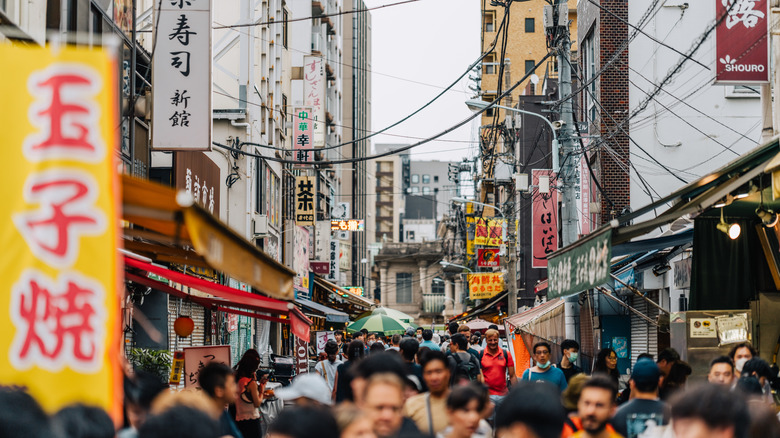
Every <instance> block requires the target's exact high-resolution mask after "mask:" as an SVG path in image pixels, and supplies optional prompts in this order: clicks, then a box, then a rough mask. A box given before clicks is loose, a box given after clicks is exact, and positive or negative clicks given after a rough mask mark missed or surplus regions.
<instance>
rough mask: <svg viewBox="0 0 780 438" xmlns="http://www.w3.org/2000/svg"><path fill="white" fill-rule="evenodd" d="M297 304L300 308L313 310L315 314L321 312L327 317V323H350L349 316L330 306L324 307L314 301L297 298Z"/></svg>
mask: <svg viewBox="0 0 780 438" xmlns="http://www.w3.org/2000/svg"><path fill="white" fill-rule="evenodd" d="M295 303H296V304H298V305H300V306H303V307H306V308H308V309H311V310H313V311H315V312H319V313H321V314H323V315H324V317H325V321H327V322H336V323H345V322H349V315H347V314H346V313H344V312H342V311H340V310H336V309H331V308H330V307H328V306H323V305H322V304H320V303H315V302H314V301H310V300H307V299H305V298H296V299H295Z"/></svg>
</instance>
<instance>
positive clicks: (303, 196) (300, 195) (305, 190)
mask: <svg viewBox="0 0 780 438" xmlns="http://www.w3.org/2000/svg"><path fill="white" fill-rule="evenodd" d="M314 182H315V180H314V178H310V177H308V176H297V177H295V225H299V226H304V225H314ZM307 245H308V243H307Z"/></svg>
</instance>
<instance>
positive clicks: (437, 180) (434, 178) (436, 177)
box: [433, 175, 439, 183]
mask: <svg viewBox="0 0 780 438" xmlns="http://www.w3.org/2000/svg"><path fill="white" fill-rule="evenodd" d="M433 182H435V183H437V182H439V175H433Z"/></svg>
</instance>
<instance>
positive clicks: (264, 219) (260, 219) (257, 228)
mask: <svg viewBox="0 0 780 438" xmlns="http://www.w3.org/2000/svg"><path fill="white" fill-rule="evenodd" d="M252 233H253V234H254V236H255V237H262V236H267V235H268V215H267V214H253V215H252Z"/></svg>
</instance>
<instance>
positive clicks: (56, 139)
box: [0, 45, 123, 419]
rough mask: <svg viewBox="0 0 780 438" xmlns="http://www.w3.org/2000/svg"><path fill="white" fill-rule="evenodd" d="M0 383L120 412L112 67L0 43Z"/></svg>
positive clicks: (110, 56) (71, 52)
mask: <svg viewBox="0 0 780 438" xmlns="http://www.w3.org/2000/svg"><path fill="white" fill-rule="evenodd" d="M0 59H6V60H13V62H6V63H3V64H2V65H0V77H2V78H3V80H2V81H0V96H2V100H3V102H6V105H2V106H0V119H2V120H3V123H4V124H3V126H4V129H3V147H2V148H0V159H1V160H2V162H3V163H6V164H7V165H6V166H5V169H4V171H3V173H2V175H0V181H2V187H3V193H4V194H3V201H4V205H3V207H4V208H3V209H2V212H0V227H2V230H3V233H2V235H1V236H0V247H2V248H3V252H2V255H0V267H2V268H1V269H0V271H2V276H0V278H1V279H2V280H0V282H2V288H0V313H2V314H3V315H5V317H3V318H0V333H3V336H2V337H0V385H3V386H19V387H24V388H26V389H27V391H28V392H29V393H30V394H31V395H32V396H33V397H35V398H36V399H37V400H38V401H39V402H40V403H41V404H42V405H43V407H44V408H45V409H46V410H49V411H56V410H57V409H59V408H61V407H63V406H66V405H69V404H72V403H86V404H90V405H96V406H99V407H101V408H103V409H105V410H107V411H108V412H109V413H110V414H111V415H112V416H113V417H114V418H115V419H121V415H122V393H121V390H122V387H121V384H122V373H121V366H120V365H119V361H118V358H119V356H120V355H121V350H120V348H121V347H122V345H121V339H122V338H121V332H120V327H121V315H120V312H119V306H120V304H119V298H120V297H121V295H122V293H123V291H122V290H121V289H120V288H119V287H120V285H121V284H122V275H121V272H122V265H121V260H120V259H119V257H118V255H117V245H118V244H119V241H120V237H119V235H118V231H119V219H118V211H119V200H118V199H117V193H119V192H120V189H119V187H118V184H119V182H118V179H117V175H116V154H117V151H118V138H117V129H118V127H119V118H118V91H119V87H118V86H117V85H118V84H119V75H118V67H119V62H118V61H117V59H116V56H115V53H114V52H113V51H112V50H109V49H84V48H74V47H61V48H59V49H58V50H56V51H54V50H48V49H44V48H33V47H31V46H26V47H22V46H13V45H2V46H0Z"/></svg>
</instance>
